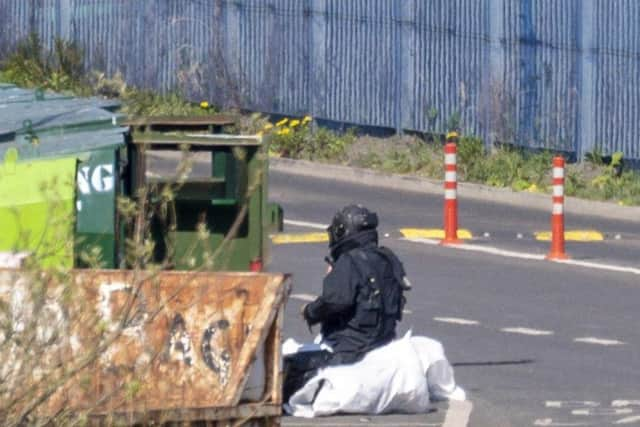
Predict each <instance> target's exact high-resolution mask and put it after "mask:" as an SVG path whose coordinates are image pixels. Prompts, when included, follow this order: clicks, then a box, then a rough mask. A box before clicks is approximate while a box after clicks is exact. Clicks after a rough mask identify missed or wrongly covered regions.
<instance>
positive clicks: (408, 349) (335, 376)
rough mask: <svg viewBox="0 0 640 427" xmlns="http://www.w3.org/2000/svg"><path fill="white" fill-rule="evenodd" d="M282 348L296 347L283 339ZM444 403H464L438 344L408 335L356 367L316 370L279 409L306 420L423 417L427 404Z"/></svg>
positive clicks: (377, 351) (463, 397)
mask: <svg viewBox="0 0 640 427" xmlns="http://www.w3.org/2000/svg"><path fill="white" fill-rule="evenodd" d="M287 343H288V344H287ZM316 346H317V345H316ZM283 347H285V349H284V352H285V353H291V350H292V349H295V348H296V343H295V341H291V340H287V342H285V346H283ZM310 347H312V346H305V347H304V350H307V349H311V348H310ZM316 348H317V347H316ZM304 350H303V347H299V348H298V351H304ZM294 352H295V351H294ZM449 399H450V400H464V399H465V393H464V391H463V390H462V389H461V388H460V387H457V386H456V383H455V380H454V376H453V369H452V368H451V365H450V364H449V362H448V361H447V359H446V357H445V354H444V349H443V347H442V344H440V342H438V341H436V340H433V339H430V338H427V337H420V336H417V337H412V336H411V332H408V333H407V334H406V335H405V336H404V337H402V338H400V339H397V340H395V341H393V342H391V343H389V344H387V345H385V346H383V347H380V348H378V349H376V350H373V351H371V352H369V353H368V354H367V355H366V356H365V357H364V359H362V360H361V361H360V362H358V363H354V364H352V365H344V366H332V367H327V368H324V369H321V370H320V371H319V372H318V375H316V376H315V377H314V378H312V379H311V380H309V381H308V382H307V384H305V386H304V387H303V388H302V389H300V390H298V391H297V392H296V393H295V394H294V395H293V396H291V398H290V399H289V402H287V403H286V404H285V405H284V409H285V411H287V412H288V413H289V414H291V415H294V416H297V417H307V418H311V417H316V416H323V415H332V414H336V413H357V414H371V415H374V414H383V413H390V412H396V413H424V412H426V411H427V410H428V409H429V403H430V400H449Z"/></svg>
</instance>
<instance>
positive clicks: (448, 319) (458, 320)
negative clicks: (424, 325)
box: [433, 317, 480, 325]
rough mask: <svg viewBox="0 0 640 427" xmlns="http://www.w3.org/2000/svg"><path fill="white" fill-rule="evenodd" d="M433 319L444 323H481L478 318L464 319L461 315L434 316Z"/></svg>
mask: <svg viewBox="0 0 640 427" xmlns="http://www.w3.org/2000/svg"><path fill="white" fill-rule="evenodd" d="M433 320H435V321H436V322H442V323H453V324H456V325H479V324H480V322H478V321H477V320H470V319H463V318H460V317H434V318H433Z"/></svg>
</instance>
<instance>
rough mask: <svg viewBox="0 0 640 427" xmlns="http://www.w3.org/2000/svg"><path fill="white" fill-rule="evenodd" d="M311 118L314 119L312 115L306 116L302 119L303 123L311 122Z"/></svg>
mask: <svg viewBox="0 0 640 427" xmlns="http://www.w3.org/2000/svg"><path fill="white" fill-rule="evenodd" d="M311 120H313V119H312V118H311V116H304V118H303V119H302V124H303V125H306V124H307V123H309V122H310V121H311Z"/></svg>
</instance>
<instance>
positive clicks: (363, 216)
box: [327, 205, 378, 246]
mask: <svg viewBox="0 0 640 427" xmlns="http://www.w3.org/2000/svg"><path fill="white" fill-rule="evenodd" d="M377 226H378V215H376V213H375V212H371V211H370V210H369V209H367V208H365V207H364V206H362V205H349V206H345V207H344V208H342V210H340V211H339V212H337V213H336V214H335V215H334V217H333V221H331V225H330V226H329V227H327V231H328V232H329V246H333V245H335V244H337V243H339V242H340V241H341V240H343V239H344V238H346V237H350V236H353V235H354V234H356V233H358V232H360V231H363V230H373V229H375V228H376V227H377Z"/></svg>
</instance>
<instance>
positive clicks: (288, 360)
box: [282, 350, 335, 403]
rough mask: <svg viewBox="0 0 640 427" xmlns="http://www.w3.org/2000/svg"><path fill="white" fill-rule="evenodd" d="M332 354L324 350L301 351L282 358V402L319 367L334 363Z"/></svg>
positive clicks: (300, 386) (286, 400)
mask: <svg viewBox="0 0 640 427" xmlns="http://www.w3.org/2000/svg"><path fill="white" fill-rule="evenodd" d="M333 359H334V355H333V354H332V353H329V352H328V351H325V350H320V351H303V352H300V353H295V354H292V355H289V356H285V357H284V359H283V365H284V366H283V368H284V379H283V387H282V397H283V402H284V403H286V402H288V401H289V398H290V397H291V396H292V395H293V394H294V393H295V392H296V391H298V390H300V389H301V388H302V387H303V386H304V385H305V384H306V383H307V381H309V380H310V379H311V378H313V377H314V376H315V375H316V374H317V373H318V370H319V369H320V368H324V367H326V366H329V365H333V364H335V361H334V360H333Z"/></svg>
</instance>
